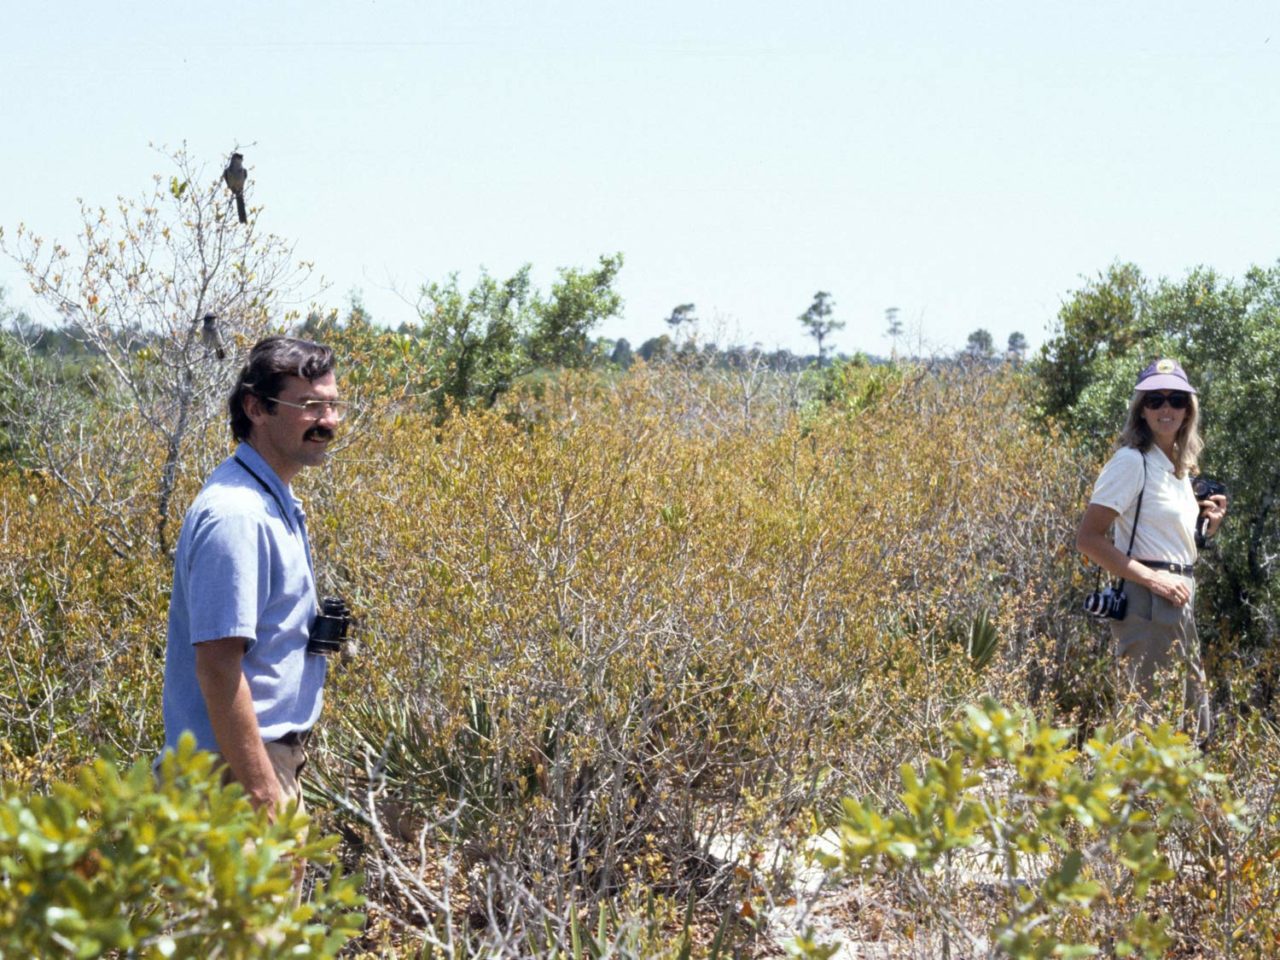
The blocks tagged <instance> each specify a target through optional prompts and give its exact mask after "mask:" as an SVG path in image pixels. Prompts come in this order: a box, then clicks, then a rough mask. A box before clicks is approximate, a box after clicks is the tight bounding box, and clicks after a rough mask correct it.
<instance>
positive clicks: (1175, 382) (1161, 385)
mask: <svg viewBox="0 0 1280 960" xmlns="http://www.w3.org/2000/svg"><path fill="white" fill-rule="evenodd" d="M1133 389H1135V390H1181V391H1182V392H1183V393H1196V392H1197V390H1196V388H1195V387H1193V386H1192V385H1191V384H1189V383H1187V381H1185V380H1183V379H1182V378H1181V377H1175V376H1174V375H1173V374H1171V373H1157V374H1156V375H1155V376H1153V377H1147V379H1145V380H1141V381H1139V382H1138V385H1137V386H1136V387H1134V388H1133Z"/></svg>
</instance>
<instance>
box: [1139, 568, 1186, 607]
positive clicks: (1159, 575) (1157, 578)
mask: <svg viewBox="0 0 1280 960" xmlns="http://www.w3.org/2000/svg"><path fill="white" fill-rule="evenodd" d="M1143 586H1144V587H1146V588H1147V589H1148V590H1150V591H1151V592H1152V593H1154V594H1155V595H1156V596H1158V597H1164V598H1165V599H1166V600H1168V601H1169V602H1170V603H1172V604H1173V605H1174V606H1175V607H1181V606H1185V605H1186V602H1187V601H1188V600H1190V599H1191V587H1190V585H1188V583H1187V581H1186V580H1184V579H1183V578H1182V577H1179V576H1175V575H1174V574H1172V573H1169V572H1168V571H1165V570H1153V571H1151V576H1150V578H1148V579H1147V580H1146V582H1144V583H1143Z"/></svg>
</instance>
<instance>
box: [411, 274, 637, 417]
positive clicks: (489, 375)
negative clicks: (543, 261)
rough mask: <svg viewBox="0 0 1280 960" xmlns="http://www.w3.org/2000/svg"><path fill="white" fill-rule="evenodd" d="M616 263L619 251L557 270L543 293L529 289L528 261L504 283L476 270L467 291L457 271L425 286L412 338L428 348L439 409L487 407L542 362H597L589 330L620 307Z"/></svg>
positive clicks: (572, 364) (547, 364) (573, 364)
mask: <svg viewBox="0 0 1280 960" xmlns="http://www.w3.org/2000/svg"><path fill="white" fill-rule="evenodd" d="M621 267H622V256H621V254H618V255H616V256H613V257H601V258H600V263H599V265H598V266H597V267H596V268H594V269H590V270H579V269H573V268H566V269H562V270H560V275H559V279H558V280H557V281H556V283H555V284H554V285H553V286H552V288H551V291H550V295H549V296H546V297H544V296H542V295H541V294H540V293H539V292H538V291H537V290H535V289H534V288H533V286H532V284H531V282H530V279H529V272H530V269H531V268H530V267H529V265H527V264H526V265H525V266H523V267H521V268H520V269H519V270H518V271H516V272H515V273H514V274H513V275H512V276H511V277H509V278H508V279H506V280H502V281H499V280H497V279H495V278H493V277H491V276H489V274H488V273H486V272H485V271H481V273H480V277H479V279H478V280H477V281H476V282H475V284H474V285H473V286H472V287H471V289H470V290H463V289H462V288H461V287H459V285H458V276H457V274H453V275H451V276H450V277H449V278H448V280H446V281H445V282H444V283H428V284H426V285H425V286H424V287H423V288H422V293H421V298H420V300H419V304H418V316H419V319H420V321H421V325H420V327H418V328H417V329H416V331H415V335H416V336H417V337H419V338H421V339H422V341H423V342H424V343H425V344H426V347H427V355H428V357H429V358H430V363H429V369H430V371H431V378H432V384H431V386H430V387H429V392H430V393H431V395H432V396H433V398H434V399H435V402H436V404H437V406H438V408H439V409H440V410H441V411H443V410H444V409H445V408H446V407H447V406H448V405H449V404H454V405H455V406H457V407H459V408H461V409H466V408H468V407H470V406H472V405H475V404H479V405H481V406H484V407H491V406H493V404H494V403H496V402H497V400H498V397H500V396H501V395H502V394H503V393H504V392H506V391H507V390H509V389H510V388H511V386H512V384H514V383H515V381H516V380H517V379H518V378H520V377H522V376H525V375H526V374H529V373H531V372H533V371H534V370H535V369H537V368H539V367H571V368H578V367H588V366H591V365H592V364H593V363H595V362H596V360H597V359H599V358H598V356H597V354H598V353H599V351H600V348H599V346H598V343H597V341H595V340H592V339H591V336H590V334H591V330H592V328H594V327H595V326H596V325H597V324H599V323H600V322H601V321H602V320H605V319H608V318H609V317H612V316H614V315H616V314H617V312H618V311H619V310H620V309H621V307H622V298H621V296H619V294H618V293H617V292H616V291H615V290H614V289H613V282H614V280H615V278H616V277H617V274H618V270H619V269H621Z"/></svg>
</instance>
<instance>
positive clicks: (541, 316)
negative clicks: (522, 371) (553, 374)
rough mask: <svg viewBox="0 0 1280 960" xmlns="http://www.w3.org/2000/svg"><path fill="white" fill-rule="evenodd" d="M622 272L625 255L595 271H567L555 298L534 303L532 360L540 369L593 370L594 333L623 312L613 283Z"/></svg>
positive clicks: (554, 288) (606, 260)
mask: <svg viewBox="0 0 1280 960" xmlns="http://www.w3.org/2000/svg"><path fill="white" fill-rule="evenodd" d="M621 269H622V254H620V253H618V254H614V255H613V256H612V257H601V258H600V263H599V265H598V266H597V267H595V268H594V269H591V270H578V269H564V270H561V271H560V279H559V280H557V281H556V283H555V284H554V285H553V286H552V287H551V296H550V297H549V298H548V299H546V300H542V299H539V298H534V299H533V300H531V302H530V309H531V311H532V316H533V324H532V329H531V330H530V331H529V347H528V349H529V357H530V359H531V360H532V361H533V363H534V364H536V365H538V366H556V367H589V366H591V364H592V363H594V362H595V359H596V358H595V353H594V351H593V350H592V349H591V340H590V336H589V335H590V333H591V330H592V329H593V328H594V327H595V326H596V325H597V324H599V323H600V322H601V321H603V320H607V319H609V318H610V317H613V316H616V315H617V314H618V311H619V310H621V309H622V297H621V295H620V294H619V293H618V292H617V291H616V290H614V289H613V282H614V280H615V279H616V278H617V276H618V271H619V270H621Z"/></svg>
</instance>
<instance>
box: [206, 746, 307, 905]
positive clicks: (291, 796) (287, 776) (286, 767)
mask: <svg viewBox="0 0 1280 960" xmlns="http://www.w3.org/2000/svg"><path fill="white" fill-rule="evenodd" d="M263 746H264V747H266V750H267V757H268V758H269V759H270V760H271V768H272V769H273V770H274V771H275V773H276V782H278V783H279V784H280V802H281V804H283V805H284V806H288V805H289V804H290V803H297V805H298V812H299V813H301V812H302V811H303V810H304V809H305V807H304V805H303V803H302V784H301V783H300V782H299V780H298V775H299V774H300V773H302V768H303V767H304V766H305V765H306V763H307V750H306V747H304V746H303V745H302V744H300V743H280V742H279V741H274V740H272V741H267V742H266V743H264V744H263ZM223 778H224V782H227V783H230V782H231V781H232V780H234V779H235V777H233V776H232V775H231V768H230V767H226V768H225V772H224V774H223ZM306 869H307V863H306V861H305V860H299V861H298V862H297V863H295V864H294V867H293V905H294V907H295V908H296V907H299V906H301V905H302V877H303V874H304V873H305V872H306Z"/></svg>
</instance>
